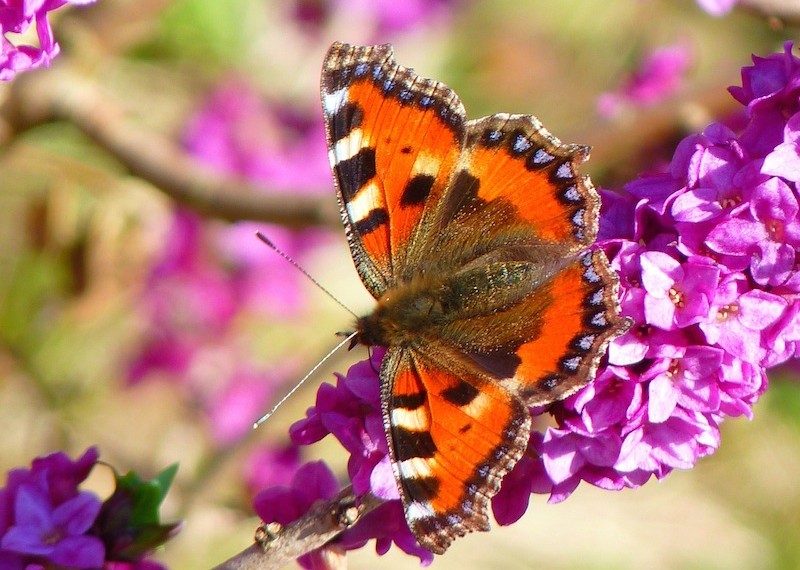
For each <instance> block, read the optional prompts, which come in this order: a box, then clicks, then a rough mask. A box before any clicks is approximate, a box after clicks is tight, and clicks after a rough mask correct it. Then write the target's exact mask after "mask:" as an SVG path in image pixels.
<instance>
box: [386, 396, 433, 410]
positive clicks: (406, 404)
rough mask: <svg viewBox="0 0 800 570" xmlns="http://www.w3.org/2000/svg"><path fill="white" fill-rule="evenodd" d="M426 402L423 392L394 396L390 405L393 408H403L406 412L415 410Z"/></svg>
mask: <svg viewBox="0 0 800 570" xmlns="http://www.w3.org/2000/svg"><path fill="white" fill-rule="evenodd" d="M427 401H428V395H427V394H426V393H425V392H417V393H416V394H395V395H394V396H392V405H393V406H394V407H395V408H403V409H406V410H416V409H417V408H419V407H420V406H422V405H423V404H424V403H425V402H427Z"/></svg>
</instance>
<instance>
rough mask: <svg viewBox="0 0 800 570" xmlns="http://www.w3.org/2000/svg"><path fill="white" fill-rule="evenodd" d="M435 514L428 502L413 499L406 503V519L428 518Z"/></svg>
mask: <svg viewBox="0 0 800 570" xmlns="http://www.w3.org/2000/svg"><path fill="white" fill-rule="evenodd" d="M434 514H435V513H434V512H433V509H432V508H431V506H430V505H429V504H427V503H420V502H419V501H411V502H410V503H408V504H407V505H406V519H408V520H409V521H418V520H422V519H427V518H430V517H432V516H434Z"/></svg>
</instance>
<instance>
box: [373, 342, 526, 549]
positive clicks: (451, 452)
mask: <svg viewBox="0 0 800 570" xmlns="http://www.w3.org/2000/svg"><path fill="white" fill-rule="evenodd" d="M441 358H446V359H447V360H446V361H442V360H440V359H441ZM381 378H382V380H383V383H382V397H383V404H384V405H383V410H384V411H383V413H384V423H385V424H386V425H387V426H388V429H389V433H390V437H389V449H390V454H391V458H392V465H393V468H394V472H395V478H396V479H397V483H398V487H399V489H400V496H401V498H402V500H403V505H404V507H405V512H406V520H407V521H408V524H409V528H410V529H411V531H412V532H413V533H414V536H415V537H416V538H417V540H418V541H419V543H420V544H422V545H423V546H425V547H426V548H428V549H429V550H431V551H433V552H437V553H442V552H444V551H445V550H446V549H447V547H448V546H449V544H450V543H451V542H452V540H453V539H454V538H455V537H458V536H462V535H464V534H465V533H467V532H471V531H473V530H488V527H489V519H488V508H489V499H490V498H491V497H492V496H493V495H494V494H496V493H497V491H498V490H499V488H500V482H501V480H502V477H503V475H505V473H506V472H508V471H509V470H510V469H511V467H512V466H513V465H514V464H515V463H516V462H517V461H518V460H519V458H520V457H521V456H522V453H523V452H524V450H525V448H526V446H527V442H528V436H529V431H530V417H529V415H528V411H527V408H526V407H525V405H524V404H523V403H522V402H521V401H520V400H519V399H518V398H516V397H515V396H514V395H513V394H511V392H509V391H508V390H506V389H504V388H503V387H501V386H500V385H499V384H497V383H492V382H491V381H489V380H488V379H487V378H486V377H482V376H481V375H480V374H479V373H478V372H477V371H476V370H474V368H473V367H471V366H469V364H468V363H467V362H462V359H461V358H460V357H459V356H458V355H457V354H450V355H446V354H445V353H442V352H438V351H437V352H434V353H431V354H425V352H421V351H416V350H406V349H402V348H390V349H389V352H388V353H387V355H386V357H385V359H384V361H383V365H382V367H381Z"/></svg>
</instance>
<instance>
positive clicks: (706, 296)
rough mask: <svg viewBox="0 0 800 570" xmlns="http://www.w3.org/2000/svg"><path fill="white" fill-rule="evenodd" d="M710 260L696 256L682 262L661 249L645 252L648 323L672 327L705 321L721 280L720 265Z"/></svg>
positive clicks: (644, 267) (682, 326)
mask: <svg viewBox="0 0 800 570" xmlns="http://www.w3.org/2000/svg"><path fill="white" fill-rule="evenodd" d="M710 262H711V260H707V259H702V258H695V259H689V260H687V261H686V262H685V263H679V262H678V261H677V260H676V259H674V258H673V257H671V256H670V255H668V254H666V253H663V252H660V251H648V252H646V253H643V254H642V256H641V265H642V285H643V286H644V289H645V292H646V294H645V297H644V318H645V322H647V323H648V324H651V325H654V326H657V327H659V328H661V329H664V330H672V329H676V328H685V327H687V326H689V325H691V324H693V323H698V322H700V321H702V320H704V319H705V318H706V317H707V316H708V308H709V306H710V305H711V301H712V299H713V296H714V291H715V290H716V287H717V281H718V280H719V268H718V267H715V266H713V265H712V264H711V263H710Z"/></svg>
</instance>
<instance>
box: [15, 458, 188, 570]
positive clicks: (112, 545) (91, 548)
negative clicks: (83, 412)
mask: <svg viewBox="0 0 800 570" xmlns="http://www.w3.org/2000/svg"><path fill="white" fill-rule="evenodd" d="M97 459H98V453H97V450H96V449H95V448H90V449H88V450H87V451H86V453H84V454H83V456H81V457H80V458H79V459H77V460H76V461H72V460H71V459H70V458H69V457H67V456H66V455H65V454H63V453H53V454H51V455H48V456H45V457H39V458H37V459H34V460H33V463H32V465H31V467H30V469H23V468H20V469H13V470H11V471H10V472H9V473H8V478H7V482H6V486H5V487H3V488H2V489H0V567H2V568H9V569H13V570H22V569H28V570H32V569H34V568H50V567H58V568H76V569H82V568H93V569H94V568H105V569H107V570H108V569H112V568H114V569H117V570H126V569H128V568H129V569H130V570H163V568H162V567H161V566H160V565H158V564H155V563H148V562H147V561H146V560H145V556H146V555H147V554H149V552H150V551H151V550H152V549H154V548H156V547H157V546H158V545H160V544H162V543H163V542H164V541H165V540H167V539H168V538H169V537H170V536H172V534H174V532H175V531H176V530H177V528H178V527H179V525H160V524H159V523H158V515H157V508H158V505H159V504H160V501H161V499H163V495H164V494H166V491H167V489H168V487H169V482H171V480H172V476H173V475H174V471H175V468H172V469H171V471H170V470H167V471H165V472H164V474H162V475H160V476H159V478H157V479H159V481H158V483H153V482H147V481H141V480H140V479H138V478H137V477H136V475H135V474H133V473H129V474H128V475H126V476H125V477H121V478H120V477H116V482H117V491H115V493H114V494H113V495H112V496H111V497H110V498H109V499H107V500H106V501H105V502H102V503H101V501H100V499H99V498H97V497H96V496H95V495H94V494H93V493H90V492H87V491H81V490H80V489H79V488H78V487H79V485H80V484H81V483H82V482H83V481H84V480H85V479H86V477H87V476H88V475H89V472H90V471H91V470H92V468H93V467H94V466H95V465H96V463H97ZM154 485H157V486H158V487H159V489H160V490H161V495H160V496H161V499H157V497H156V496H155V493H154ZM145 487H147V488H146V489H145ZM121 489H122V490H123V491H124V490H126V489H127V491H129V493H128V494H127V499H121V498H120V497H122V495H123V494H124V493H123V492H122V491H121ZM133 513H135V515H133ZM117 563H120V564H122V565H117Z"/></svg>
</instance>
